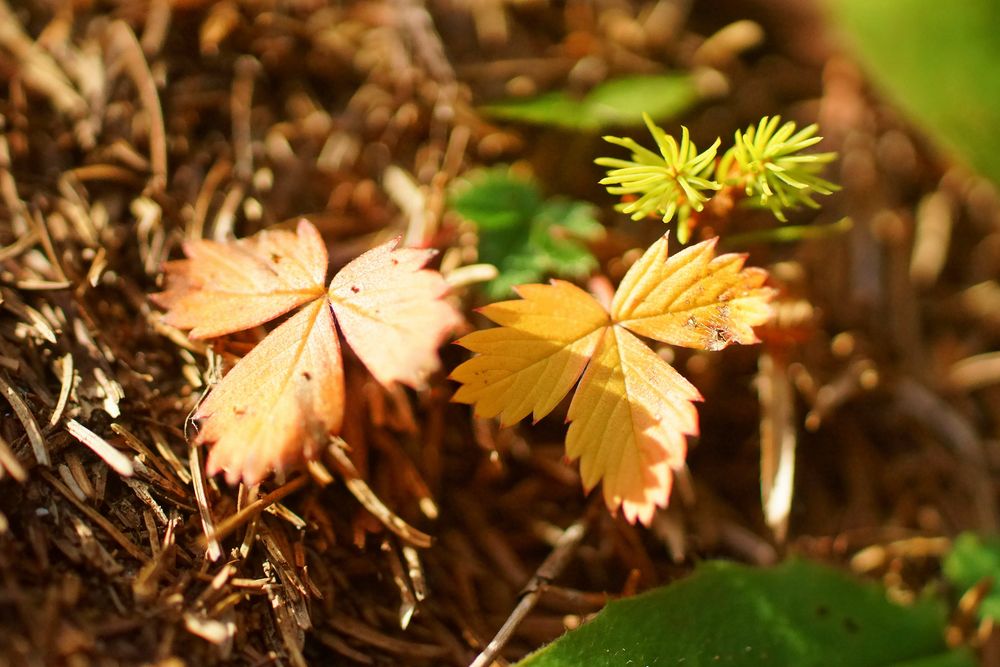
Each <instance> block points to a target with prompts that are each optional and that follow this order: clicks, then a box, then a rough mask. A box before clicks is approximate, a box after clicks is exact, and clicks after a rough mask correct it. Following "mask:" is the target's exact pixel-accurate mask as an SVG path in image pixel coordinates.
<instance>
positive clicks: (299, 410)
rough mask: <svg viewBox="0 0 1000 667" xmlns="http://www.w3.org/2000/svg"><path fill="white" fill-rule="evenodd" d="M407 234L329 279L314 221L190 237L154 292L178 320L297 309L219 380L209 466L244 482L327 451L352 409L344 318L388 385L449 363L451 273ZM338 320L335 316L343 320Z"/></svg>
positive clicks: (193, 324) (352, 339) (211, 322)
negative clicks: (442, 354)
mask: <svg viewBox="0 0 1000 667" xmlns="http://www.w3.org/2000/svg"><path fill="white" fill-rule="evenodd" d="M397 242H398V239H396V240H393V241H390V242H388V243H385V244H383V245H381V246H378V247H377V248H374V249H372V250H370V251H368V252H366V253H364V254H363V255H361V256H360V257H358V258H357V259H355V260H354V261H352V262H351V263H349V264H348V265H347V266H345V267H344V268H343V269H342V270H341V271H340V272H339V273H338V274H337V275H336V276H335V277H334V279H333V282H332V283H331V284H330V286H329V288H327V287H326V286H325V279H326V272H327V253H326V245H325V244H324V242H323V239H322V238H321V237H320V235H319V232H318V231H317V230H316V228H315V227H314V226H313V225H312V223H310V222H308V221H306V220H302V221H300V222H299V224H298V228H297V229H296V231H295V232H290V231H284V230H266V231H263V232H260V233H258V234H256V235H254V236H252V237H250V238H247V239H242V240H239V241H233V242H231V243H215V242H212V241H193V242H189V243H186V244H185V246H184V252H185V254H186V255H187V259H183V260H179V261H175V262H169V263H168V264H167V265H166V267H165V270H166V272H167V288H166V290H165V291H163V292H160V293H159V294H154V295H152V299H153V301H154V302H155V303H156V304H157V305H159V306H161V307H163V308H165V309H166V310H167V313H166V315H165V318H164V319H165V320H166V322H167V323H168V324H171V325H173V326H176V327H178V328H182V329H190V330H191V331H190V333H189V335H190V336H191V337H192V338H210V337H214V336H220V335H223V334H227V333H232V332H235V331H240V330H243V329H247V328H249V327H254V326H257V325H259V324H262V323H264V322H268V321H270V320H273V319H275V318H277V317H280V316H282V315H284V314H286V313H288V312H290V311H292V310H293V309H295V308H297V307H301V308H300V309H299V311H298V312H296V313H293V314H292V315H291V316H290V317H289V318H288V319H287V320H285V321H284V322H282V323H281V324H280V325H279V326H278V327H276V328H275V329H274V330H273V331H271V332H270V333H269V334H268V335H267V337H265V338H264V340H263V341H261V343H260V344H259V345H257V346H256V347H255V348H254V349H253V350H251V351H250V353H249V354H248V355H247V356H246V357H244V358H243V359H241V360H240V361H239V362H238V363H237V364H236V365H235V366H234V367H233V369H232V370H231V371H230V372H229V373H228V374H227V375H226V376H225V377H224V378H223V379H222V381H221V382H220V383H219V384H218V385H216V386H215V387H213V388H212V390H211V392H210V393H209V395H208V397H207V398H206V400H205V401H204V402H203V403H202V404H201V406H200V407H199V408H198V410H197V412H196V413H195V418H197V419H200V420H202V426H201V430H200V432H199V433H198V436H197V442H198V443H205V444H212V450H211V452H210V454H209V458H208V464H207V467H208V471H209V473H211V474H214V473H216V472H219V471H225V473H226V479H227V480H228V481H229V482H230V483H235V482H236V481H237V480H240V479H242V480H243V481H245V482H246V483H247V484H255V483H257V482H259V481H260V480H261V479H262V478H263V477H264V476H265V475H267V474H268V473H269V472H270V471H272V470H275V469H277V470H281V469H283V468H284V467H285V466H288V465H289V464H293V463H296V462H299V461H301V460H303V459H311V458H314V457H315V456H316V454H317V453H318V451H319V449H320V448H321V447H322V446H323V445H324V444H325V442H326V438H327V436H328V435H329V434H331V433H336V432H337V431H338V430H339V429H340V426H341V422H342V421H343V415H344V371H343V360H342V357H341V351H340V343H339V341H338V338H337V324H339V326H340V329H341V331H342V332H343V333H344V337H345V338H346V340H347V343H348V344H349V345H350V346H351V348H352V349H353V350H354V351H355V352H356V353H357V355H358V357H359V358H360V359H361V361H362V362H363V363H364V364H365V366H366V367H367V368H368V369H369V370H370V371H371V373H372V375H374V376H375V379H376V380H378V381H379V382H380V383H382V384H383V385H390V384H392V383H393V382H402V383H404V384H408V385H410V386H419V385H420V384H421V383H422V382H423V380H424V378H425V377H426V375H427V374H428V373H430V372H433V371H434V370H436V369H437V368H438V366H439V361H438V358H437V348H438V346H439V345H440V344H441V342H442V341H443V339H444V338H445V336H447V334H448V333H449V331H450V330H451V329H452V328H453V327H455V326H456V325H457V324H458V322H459V321H460V316H459V315H458V313H457V312H456V311H455V310H454V308H452V307H451V306H450V305H448V304H447V303H446V302H445V301H442V300H441V297H442V296H443V295H444V294H445V292H446V291H447V285H446V283H445V282H444V279H443V278H442V277H441V276H440V274H438V273H437V272H436V271H431V270H428V269H424V268H423V266H424V265H425V264H426V263H427V262H428V261H429V260H430V258H431V257H433V255H434V251H433V250H414V249H410V248H401V249H395V246H396V244H397ZM335 320H336V323H335Z"/></svg>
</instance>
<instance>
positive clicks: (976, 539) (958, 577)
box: [942, 533, 1000, 620]
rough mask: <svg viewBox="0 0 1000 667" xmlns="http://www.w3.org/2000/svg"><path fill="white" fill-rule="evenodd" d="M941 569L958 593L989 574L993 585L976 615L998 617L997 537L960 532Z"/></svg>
mask: <svg viewBox="0 0 1000 667" xmlns="http://www.w3.org/2000/svg"><path fill="white" fill-rule="evenodd" d="M942 570H943V571H944V576H945V578H946V579H948V581H950V582H951V583H952V584H954V585H955V587H956V588H957V589H959V592H960V593H965V591H967V590H969V589H970V588H972V587H973V586H975V585H976V584H977V583H979V582H980V580H982V579H984V578H985V577H992V578H993V588H992V589H991V590H990V592H989V593H988V594H987V595H986V597H985V598H983V601H982V603H980V605H979V618H980V619H984V618H992V619H994V620H1000V537H996V536H992V537H980V536H979V535H976V534H975V533H962V534H961V535H959V536H958V538H957V539H956V540H955V544H954V545H953V546H952V548H951V553H949V554H948V556H947V557H946V558H945V559H944V563H942Z"/></svg>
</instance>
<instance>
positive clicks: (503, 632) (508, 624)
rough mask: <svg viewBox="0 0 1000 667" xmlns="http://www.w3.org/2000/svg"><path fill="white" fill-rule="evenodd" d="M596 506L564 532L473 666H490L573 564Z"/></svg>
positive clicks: (473, 662) (471, 666) (592, 506)
mask: <svg viewBox="0 0 1000 667" xmlns="http://www.w3.org/2000/svg"><path fill="white" fill-rule="evenodd" d="M593 508H594V505H591V506H590V510H588V511H587V513H586V514H584V515H583V516H582V517H580V518H579V519H577V520H576V521H575V522H574V523H573V524H572V525H571V526H570V527H569V528H567V529H566V530H564V531H563V534H562V535H561V536H560V537H559V540H558V541H557V542H556V545H555V547H554V548H553V549H552V551H551V553H549V555H548V557H546V559H545V560H544V561H542V564H541V565H539V566H538V569H537V570H535V574H534V575H533V576H532V577H531V579H530V580H529V581H528V585H527V586H525V587H524V591H525V592H524V594H523V595H522V597H521V600H520V601H519V602H518V603H517V606H516V607H514V611H512V612H511V614H510V616H509V617H508V618H507V620H506V621H505V622H504V624H503V626H501V628H500V629H499V630H498V631H497V634H496V636H494V637H493V639H492V640H491V641H490V643H489V644H487V645H486V648H484V649H483V650H482V652H481V653H480V654H479V655H478V656H476V659H475V660H473V661H472V664H471V665H470V666H469V667H487V665H490V664H492V662H493V659H494V658H495V657H496V655H497V654H498V653H499V652H500V650H501V649H503V647H504V646H505V645H506V644H507V642H508V641H509V640H510V638H511V636H512V635H513V634H514V631H515V630H516V629H517V626H518V625H520V623H521V621H523V620H524V617H525V616H527V615H528V613H529V612H530V611H531V610H532V609H533V608H534V607H535V603H537V602H538V598H539V596H540V594H541V590H542V588H543V587H544V585H545V584H547V583H549V582H550V581H552V580H553V579H555V578H556V577H558V576H559V574H561V573H562V571H563V569H564V568H565V567H566V565H567V564H568V563H569V559H570V557H572V555H573V553H574V552H575V551H576V548H577V547H578V546H580V542H581V541H583V538H584V536H586V534H587V529H588V528H589V527H590V522H591V521H592V520H593V517H594V514H595V512H594V511H593Z"/></svg>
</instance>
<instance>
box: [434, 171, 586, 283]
mask: <svg viewBox="0 0 1000 667" xmlns="http://www.w3.org/2000/svg"><path fill="white" fill-rule="evenodd" d="M451 206H452V208H453V209H454V210H455V211H457V212H458V213H459V214H460V215H462V217H464V218H466V219H467V220H470V221H472V222H473V223H475V224H476V228H477V230H478V232H479V261H481V262H485V263H487V264H492V265H494V266H495V267H497V270H498V271H499V275H498V276H497V277H496V278H494V279H493V280H491V281H490V282H488V283H486V284H485V285H484V290H485V292H486V296H488V297H489V298H491V299H499V298H505V297H509V296H511V295H512V294H513V291H512V288H513V286H514V285H520V284H524V283H533V282H539V281H541V280H542V279H544V278H547V277H552V276H554V277H558V278H583V277H585V276H587V275H588V274H589V273H590V272H591V271H593V270H594V269H596V268H597V260H595V259H594V257H593V255H591V254H590V251H589V250H588V249H587V246H586V245H585V244H584V243H583V241H591V240H595V239H597V238H600V237H601V236H602V235H603V234H604V226H603V225H601V223H600V222H598V221H597V220H596V218H595V216H596V211H595V210H594V207H593V206H591V205H590V204H587V203H586V202H581V201H573V200H569V199H563V198H556V197H554V198H551V199H543V198H542V193H541V192H540V191H539V189H538V186H537V185H536V184H535V182H534V181H532V180H531V179H530V178H527V177H525V176H522V175H518V174H517V173H515V172H514V171H513V170H511V169H510V168H509V167H506V166H500V167H494V168H492V169H486V170H483V171H480V172H479V173H476V174H474V175H473V176H472V177H471V178H470V179H469V181H468V183H467V184H466V185H465V187H463V188H460V189H459V190H458V191H457V192H456V194H455V195H454V196H453V197H452V200H451Z"/></svg>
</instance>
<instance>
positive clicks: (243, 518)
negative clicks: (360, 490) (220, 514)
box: [202, 475, 310, 541]
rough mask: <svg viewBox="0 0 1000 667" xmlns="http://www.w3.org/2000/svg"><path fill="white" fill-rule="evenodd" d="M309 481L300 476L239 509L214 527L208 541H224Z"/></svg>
mask: <svg viewBox="0 0 1000 667" xmlns="http://www.w3.org/2000/svg"><path fill="white" fill-rule="evenodd" d="M309 479H310V477H309V475H302V476H300V477H296V478H295V479H293V480H292V481H290V482H288V483H287V484H284V485H283V486H279V487H278V488H276V489H275V490H274V491H271V493H269V494H267V495H265V496H261V497H260V498H258V499H257V500H255V501H253V502H252V503H250V504H249V505H247V506H246V507H244V508H243V509H241V510H240V511H239V512H237V513H236V514H232V515H230V516H227V517H226V518H225V519H224V520H223V521H221V522H220V523H219V524H218V525H217V526H215V529H214V530H213V531H212V534H211V536H210V539H214V540H216V541H218V540H222V539H225V538H226V537H227V536H228V535H230V534H231V533H232V532H233V531H234V530H236V529H237V528H239V527H240V526H242V525H243V524H244V523H246V522H247V521H249V520H250V519H251V518H253V517H255V516H257V515H258V514H260V513H261V512H263V511H264V510H265V509H267V508H268V507H270V506H271V505H273V504H274V503H276V502H278V501H279V500H281V499H282V498H284V497H285V496H288V495H291V494H292V493H295V492H296V491H298V490H299V489H301V488H302V487H303V486H305V485H306V483H308V482H309ZM202 539H203V540H205V539H209V536H207V535H206V537H204V538H202Z"/></svg>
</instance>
